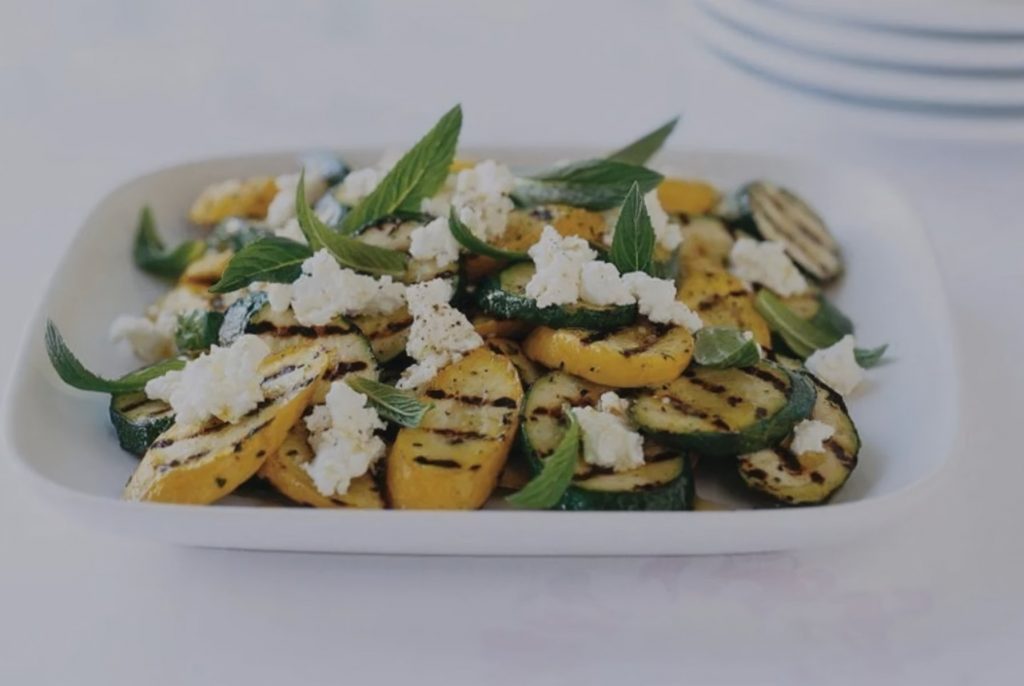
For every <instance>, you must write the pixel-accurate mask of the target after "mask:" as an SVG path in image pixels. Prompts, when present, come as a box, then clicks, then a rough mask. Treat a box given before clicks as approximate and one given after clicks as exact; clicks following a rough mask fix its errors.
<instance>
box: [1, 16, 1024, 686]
mask: <svg viewBox="0 0 1024 686" xmlns="http://www.w3.org/2000/svg"><path fill="white" fill-rule="evenodd" d="M425 4H426V3H413V2H398V3H387V4H384V3H380V4H377V5H371V4H369V3H366V4H363V3H330V2H326V1H325V2H311V1H309V2H290V3H285V2H281V3H279V4H275V3H270V2H249V3H245V4H244V5H243V4H241V3H239V4H238V6H237V7H232V6H230V5H228V4H227V3H215V2H208V1H207V2H198V1H197V2H179V3H140V2H123V3H122V2H113V1H110V0H98V1H96V2H89V3H72V2H68V3H66V4H64V5H63V6H60V7H57V6H52V7H51V6H50V4H49V3H11V2H6V3H3V4H2V5H0V155H2V161H0V198H2V201H3V205H2V206H3V212H2V215H0V216H2V219H0V231H2V232H3V233H2V238H3V241H4V245H5V247H4V248H3V249H2V250H0V285H2V292H3V293H4V294H5V295H4V297H3V303H4V308H5V321H6V327H5V335H4V336H2V337H0V385H5V384H6V380H7V379H8V378H9V375H10V372H11V369H10V367H11V358H12V356H13V354H14V351H15V348H16V346H17V344H18V339H19V338H20V336H21V334H22V331H23V329H24V326H25V322H26V321H27V319H28V317H29V315H30V313H31V311H32V310H33V308H34V307H35V304H36V300H37V299H38V297H39V294H40V292H41V289H42V288H43V287H44V285H45V283H46V281H47V279H48V278H49V276H50V274H51V271H52V270H53V268H54V266H55V263H56V260H57V259H58V251H57V249H58V248H59V247H60V246H61V245H63V243H64V242H65V241H66V239H67V238H68V237H69V236H70V235H71V233H72V232H73V231H74V230H75V229H76V228H77V226H78V223H79V221H80V220H81V219H82V218H83V216H84V215H85V213H86V212H87V211H88V210H89V209H90V207H91V206H92V205H93V203H95V202H96V201H97V199H98V198H99V197H101V195H102V194H104V193H105V192H107V191H108V190H109V189H111V188H112V187H113V186H114V185H115V184H117V183H119V182H120V181H122V180H124V179H126V178H128V177H130V176H132V175H134V174H136V173H139V172H141V171H144V170H147V169H150V168H153V167H156V166H160V165H164V164H169V163H173V162H178V161H182V160H186V159H192V158H196V157H202V156H208V155H217V154H227V153H236V152H245V151H249V150H258V149H275V148H283V147H302V146H315V145H320V144H326V145H344V144H346V143H349V144H363V143H378V142H379V143H388V142H393V141H399V142H401V141H408V140H410V139H411V138H413V137H415V136H416V135H418V134H419V133H420V132H421V131H422V130H424V128H425V127H426V126H427V125H429V124H430V123H431V122H432V121H433V119H434V118H435V117H436V116H437V115H438V114H440V113H441V112H442V111H444V110H445V109H446V108H447V107H449V106H450V105H451V104H452V103H453V102H456V101H461V102H462V103H463V105H464V107H465V110H466V117H467V119H466V126H465V135H464V140H466V141H469V142H474V143H520V142H521V143H542V144H543V143H580V144H592V143H593V144H602V145H609V146H611V145H613V144H616V143H619V142H623V141H625V140H628V139H629V138H630V137H631V136H633V135H634V134H637V133H639V132H641V131H644V130H646V129H647V128H650V126H651V125H653V124H656V123H658V122H660V121H661V120H663V119H665V118H667V116H669V115H671V114H673V113H675V112H678V111H682V112H684V113H685V116H686V121H685V123H684V124H683V125H682V126H681V128H680V132H679V135H678V139H677V144H679V145H689V146H696V145H703V146H712V147H749V148H763V149H769V150H783V151H786V150H796V151H802V152H806V153H811V154H815V155H819V156H826V157H827V156H836V157H837V159H838V158H842V159H846V160H853V161H857V162H861V163H864V164H869V165H871V166H874V167H877V168H880V169H881V170H882V171H883V172H885V173H887V174H888V175H889V176H890V177H891V178H893V179H894V181H895V182H896V183H898V184H899V185H900V186H901V187H902V188H903V189H904V190H905V191H907V192H908V193H909V194H910V196H911V197H912V198H913V200H914V201H915V203H916V204H917V207H918V208H919V210H920V212H921V213H922V214H923V216H924V218H925V220H926V222H927V226H928V228H929V231H930V234H931V237H932V239H933V241H934V246H935V250H936V252H937V255H938V259H939V262H940V265H941V268H942V271H943V276H944V279H945V284H946V288H947V291H948V295H949V300H950V303H951V306H952V310H953V314H954V320H955V324H956V329H957V332H958V333H957V336H958V339H957V344H958V346H959V350H960V356H961V358H960V359H961V369H962V373H963V382H964V397H963V398H962V402H963V416H962V427H961V429H962V430H961V438H960V441H959V444H958V445H957V446H955V453H956V462H955V463H954V465H953V466H952V467H951V468H950V472H949V478H948V479H947V480H946V481H945V482H944V483H943V485H942V486H941V488H940V489H939V490H938V491H937V493H936V495H935V497H933V498H932V499H931V500H929V502H928V503H926V504H925V505H924V506H923V507H922V508H921V509H920V510H918V511H916V512H915V513H914V514H913V515H912V516H909V517H908V518H907V520H906V521H901V522H895V523H894V524H893V526H892V527H891V528H890V529H888V530H887V531H886V532H885V533H884V534H882V535H880V536H876V537H873V538H871V539H869V540H862V541H860V542H858V543H856V544H854V545H849V546H846V547H837V548H832V549H822V550H811V551H806V552H799V553H780V554H766V555H753V556H726V557H703V558H656V559H644V558H639V559H482V558H477V559H465V558H397V557H390V558H389V557H346V556H326V555H297V554H259V553H245V552H229V551H210V550H190V549H180V548H169V547H163V546H156V545H151V544H146V543H143V542H139V541H134V540H122V539H118V538H113V537H109V536H107V535H102V534H98V533H94V532H92V531H90V530H86V529H85V528H82V527H80V526H79V525H77V524H76V523H75V522H73V521H68V520H66V519H65V518H63V517H62V516H61V515H59V514H57V513H56V512H53V511H51V510H49V509H48V508H47V507H45V506H44V505H43V504H42V503H41V502H40V501H38V500H37V499H36V498H35V497H34V496H33V494H32V493H31V492H27V491H26V489H25V488H24V484H23V483H22V482H21V481H20V480H19V479H18V478H17V477H18V475H17V474H16V473H15V472H14V471H13V469H12V468H11V465H10V464H9V461H7V460H0V684H12V685H14V684H17V685H19V686H21V685H23V684H72V683H74V684H104V685H119V684H147V685H153V686H157V685H163V684H233V683H246V684H257V683H260V684H262V683H275V682H280V683H301V684H322V683H345V682H352V683H399V682H405V683H410V682H411V683H421V684H435V683H437V684H460V683H470V682H476V683H485V684H523V683H531V684H565V683H583V682H589V683H641V684H652V685H653V684H677V683H691V684H739V683H748V684H795V683H811V682H812V681H813V682H815V683H823V684H825V683H837V684H864V683H877V684H889V683H892V684H911V683H931V684H1002V683H1006V684H1009V683H1020V676H1019V670H1020V668H1021V667H1024V660H1022V659H1021V654H1020V653H1021V651H1020V647H1021V643H1022V640H1024V590H1022V589H1024V542H1022V540H1024V536H1022V523H1024V497H1022V493H1021V483H1024V456H1022V454H1021V448H1020V443H1019V440H1018V436H1019V433H1020V424H1021V422H1022V420H1024V415H1022V412H1021V404H1020V393H1019V392H1020V391H1021V390H1024V383H1022V382H1024V371H1022V365H1021V359H1022V354H1021V347H1022V344H1024V325H1022V323H1021V315H1022V309H1021V306H1020V302H1021V300H1020V298H1021V297H1022V296H1024V266H1022V262H1021V258H1022V255H1024V252H1022V248H1024V239H1022V235H1024V222H1022V221H1021V219H1020V217H1021V210H1020V207H1021V205H1022V203H1024V198H1022V195H1024V150H1022V149H1021V148H1011V147H999V146H986V147H979V146H956V145H950V144H943V145H930V144H927V143H920V142H919V143H901V142H899V141H889V140H885V139H883V138H880V137H878V136H877V135H866V134H862V133H859V132H857V131H856V130H842V131H839V130H835V129H834V128H830V127H829V122H828V117H823V116H818V115H817V114H816V112H817V110H816V109H814V108H813V107H812V106H811V105H810V104H809V103H807V102H805V101H801V100H799V99H795V98H794V97H792V96H782V95H780V94H779V93H777V92H775V91H773V90H771V89H769V88H768V87H764V86H760V85H757V84H754V83H751V82H750V81H749V80H747V77H741V76H739V75H736V74H734V73H732V72H731V71H730V70H729V69H728V68H726V67H724V66H723V65H720V64H718V63H716V62H715V61H714V60H713V59H712V58H710V57H706V56H704V55H703V54H702V53H701V52H700V51H699V50H697V49H695V48H693V47H692V42H693V39H692V37H691V36H690V35H689V33H688V30H687V13H686V10H685V8H684V7H681V6H678V5H676V4H674V3H670V2H666V1H662V0H649V1H648V2H637V3H629V4H627V3H622V4H620V5H612V6H606V4H604V3H588V4H587V5H586V7H584V6H583V5H580V4H577V3H568V4H560V5H558V6H557V7H554V6H549V5H552V3H546V2H540V1H537V2H534V1H532V0H531V1H527V2H524V1H519V2H514V3H505V4H502V5H497V4H495V5H490V4H487V3H484V2H475V3H473V2H460V3H445V4H444V6H443V7H440V8H431V9H426V8H424V7H422V6H421V5H425ZM630 5H634V6H632V7H631V6H630ZM908 268H909V269H913V265H908ZM903 352H904V353H905V354H912V352H913V351H903ZM894 420H896V421H898V418H894ZM927 429H928V427H908V428H907V430H910V431H926V430H927ZM285 680H287V681H285ZM624 680H628V681H624ZM926 680H927V681H926Z"/></svg>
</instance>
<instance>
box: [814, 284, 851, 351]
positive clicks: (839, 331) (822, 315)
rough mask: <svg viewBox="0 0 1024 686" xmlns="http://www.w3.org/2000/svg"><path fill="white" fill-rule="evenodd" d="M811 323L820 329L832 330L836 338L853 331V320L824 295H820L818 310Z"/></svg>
mask: <svg viewBox="0 0 1024 686" xmlns="http://www.w3.org/2000/svg"><path fill="white" fill-rule="evenodd" d="M811 323H812V324H814V325H815V326H817V327H818V328H819V329H822V330H824V331H828V332H830V333H831V334H832V335H834V336H835V337H836V340H838V339H840V338H842V337H843V336H845V335H846V334H852V333H853V322H852V321H850V318H849V317H847V316H846V315H845V314H843V313H842V312H841V311H840V310H839V308H838V307H836V306H835V305H833V304H832V303H830V302H829V301H828V300H827V299H826V298H825V296H824V295H819V296H818V311H817V312H815V313H814V316H813V317H811Z"/></svg>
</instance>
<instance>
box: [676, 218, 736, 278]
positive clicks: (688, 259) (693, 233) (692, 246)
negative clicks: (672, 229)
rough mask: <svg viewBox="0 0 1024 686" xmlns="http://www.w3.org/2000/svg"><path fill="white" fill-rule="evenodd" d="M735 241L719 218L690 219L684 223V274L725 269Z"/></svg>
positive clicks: (682, 253) (681, 261) (681, 260)
mask: <svg viewBox="0 0 1024 686" xmlns="http://www.w3.org/2000/svg"><path fill="white" fill-rule="evenodd" d="M733 243H735V240H734V239H733V237H732V233H731V232H730V231H729V229H727V228H726V227H725V224H723V223H722V220H720V219H718V218H717V217H707V216H704V217H690V218H688V219H685V220H684V221H683V243H682V245H680V246H679V261H680V264H681V266H682V268H683V272H684V273H687V272H691V271H697V270H703V269H725V265H726V262H727V260H728V259H729V253H730V252H731V251H732V245H733Z"/></svg>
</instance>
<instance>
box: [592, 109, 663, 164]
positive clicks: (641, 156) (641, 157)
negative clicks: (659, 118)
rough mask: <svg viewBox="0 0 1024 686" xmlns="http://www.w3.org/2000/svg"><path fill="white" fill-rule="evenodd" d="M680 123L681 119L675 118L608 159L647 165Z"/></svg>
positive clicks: (617, 151)
mask: <svg viewBox="0 0 1024 686" xmlns="http://www.w3.org/2000/svg"><path fill="white" fill-rule="evenodd" d="M678 123H679V117H674V118H673V119H671V120H670V121H668V122H666V123H665V124H662V125H661V126H659V127H658V128H656V129H655V130H654V131H651V132H650V133H649V134H647V135H646V136H644V137H642V138H638V139H637V140H635V141H633V142H632V143H630V144H629V145H627V146H626V147H624V148H622V149H620V150H616V151H615V152H613V153H612V154H610V155H608V159H610V160H616V161H618V162H626V163H628V164H647V160H649V159H651V158H652V157H654V153H656V152H658V151H659V150H661V146H663V145H664V144H665V141H666V140H667V139H668V137H669V136H671V135H672V131H673V130H675V128H676V124H678Z"/></svg>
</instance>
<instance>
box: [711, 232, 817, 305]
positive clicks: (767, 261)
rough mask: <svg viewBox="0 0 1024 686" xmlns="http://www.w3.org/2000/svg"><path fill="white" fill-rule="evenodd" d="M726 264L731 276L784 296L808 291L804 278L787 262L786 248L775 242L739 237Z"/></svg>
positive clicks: (794, 266)
mask: <svg viewBox="0 0 1024 686" xmlns="http://www.w3.org/2000/svg"><path fill="white" fill-rule="evenodd" d="M729 263H730V266H731V269H730V271H731V272H732V273H733V274H734V275H736V276H738V277H739V278H741V279H743V280H744V281H750V282H753V283H759V284H761V285H763V286H766V287H768V288H770V289H771V290H773V291H775V292H776V293H778V294H779V295H781V296H783V297H785V296H789V295H797V294H799V293H803V292H805V291H806V290H807V279H805V278H804V275H803V274H801V273H800V270H799V269H797V268H796V265H795V264H793V261H792V260H790V259H789V256H788V255H787V254H786V246H785V245H783V244H782V243H780V242H778V241H756V240H754V239H753V238H747V237H746V236H744V237H742V238H739V239H737V240H736V242H735V243H733V246H732V251H731V252H730V253H729Z"/></svg>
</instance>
